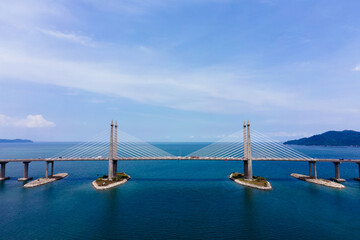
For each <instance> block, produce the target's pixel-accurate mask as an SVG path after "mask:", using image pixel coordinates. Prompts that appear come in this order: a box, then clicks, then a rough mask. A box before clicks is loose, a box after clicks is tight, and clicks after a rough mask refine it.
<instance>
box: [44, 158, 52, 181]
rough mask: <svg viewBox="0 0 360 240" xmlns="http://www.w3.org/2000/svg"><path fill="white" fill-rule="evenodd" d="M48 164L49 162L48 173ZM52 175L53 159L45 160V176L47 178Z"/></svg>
mask: <svg viewBox="0 0 360 240" xmlns="http://www.w3.org/2000/svg"><path fill="white" fill-rule="evenodd" d="M49 164H51V170H50V175H49ZM53 175H54V161H46V170H45V177H46V178H49V177H51V176H53Z"/></svg>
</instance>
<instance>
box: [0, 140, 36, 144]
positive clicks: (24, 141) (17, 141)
mask: <svg viewBox="0 0 360 240" xmlns="http://www.w3.org/2000/svg"><path fill="white" fill-rule="evenodd" d="M32 142H33V141H31V140H29V139H0V143H32Z"/></svg>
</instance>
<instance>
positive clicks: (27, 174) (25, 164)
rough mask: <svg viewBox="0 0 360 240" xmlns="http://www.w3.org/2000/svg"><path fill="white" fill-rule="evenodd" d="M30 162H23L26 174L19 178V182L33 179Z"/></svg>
mask: <svg viewBox="0 0 360 240" xmlns="http://www.w3.org/2000/svg"><path fill="white" fill-rule="evenodd" d="M29 163H30V162H23V164H24V176H23V177H22V178H18V181H19V182H23V181H28V180H31V179H32V177H29Z"/></svg>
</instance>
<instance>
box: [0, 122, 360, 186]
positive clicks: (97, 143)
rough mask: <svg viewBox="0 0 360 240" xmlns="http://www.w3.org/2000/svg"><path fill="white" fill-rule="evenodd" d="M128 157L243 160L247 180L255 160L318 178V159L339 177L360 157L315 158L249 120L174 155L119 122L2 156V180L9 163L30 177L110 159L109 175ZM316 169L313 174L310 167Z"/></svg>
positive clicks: (0, 174)
mask: <svg viewBox="0 0 360 240" xmlns="http://www.w3.org/2000/svg"><path fill="white" fill-rule="evenodd" d="M129 160H206V161H209V160H218V161H243V162H244V173H245V178H246V179H251V178H252V161H305V162H309V172H310V176H313V177H315V178H316V162H319V161H320V162H333V163H334V164H335V176H336V178H339V179H340V173H339V164H340V162H355V163H358V164H359V177H360V159H357V160H356V159H355V160H350V159H347V160H340V159H316V158H312V157H310V156H307V155H305V154H304V153H301V152H299V151H297V150H295V149H293V148H291V147H289V146H287V145H284V144H282V143H280V142H277V141H274V140H272V139H271V138H269V137H267V136H265V135H264V134H262V133H260V132H257V131H255V130H253V129H252V130H251V131H250V123H249V122H247V123H245V122H244V125H243V130H241V131H238V132H235V133H233V134H231V135H229V136H227V137H225V138H223V139H221V140H219V141H217V142H215V143H212V144H209V145H207V146H205V147H203V148H201V149H199V150H197V151H195V152H192V153H190V154H188V155H186V156H174V155H173V154H170V153H168V152H166V151H164V150H162V149H160V148H158V147H155V146H154V145H152V144H149V143H147V142H145V141H142V140H141V139H139V138H136V137H133V136H131V135H129V134H127V133H125V132H123V131H120V130H118V125H117V123H116V122H115V124H113V122H111V125H110V131H109V130H107V131H104V132H102V133H100V134H99V135H97V136H95V137H94V138H92V139H90V140H88V141H85V142H83V143H80V144H77V145H75V146H73V147H70V148H69V149H66V150H64V151H62V152H60V153H58V154H56V155H54V156H52V157H49V158H28V159H0V165H1V171H0V180H5V179H7V178H6V177H5V165H6V164H7V163H9V162H23V163H24V176H23V178H22V179H24V180H26V179H28V178H29V177H28V168H29V163H30V162H32V161H43V162H46V174H45V175H46V177H48V176H49V171H48V169H49V165H50V164H51V173H50V175H53V169H54V162H55V161H109V174H108V176H109V178H110V179H111V178H112V177H113V176H115V175H116V173H117V163H118V161H129ZM312 165H313V168H314V171H313V174H312V171H311V167H312Z"/></svg>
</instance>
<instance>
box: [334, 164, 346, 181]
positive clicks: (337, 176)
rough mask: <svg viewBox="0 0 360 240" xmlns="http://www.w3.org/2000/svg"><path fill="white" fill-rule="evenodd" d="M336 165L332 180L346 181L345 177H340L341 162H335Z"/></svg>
mask: <svg viewBox="0 0 360 240" xmlns="http://www.w3.org/2000/svg"><path fill="white" fill-rule="evenodd" d="M334 165H335V177H334V178H331V180H333V181H335V182H345V179H342V178H340V169H339V165H340V162H334Z"/></svg>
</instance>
